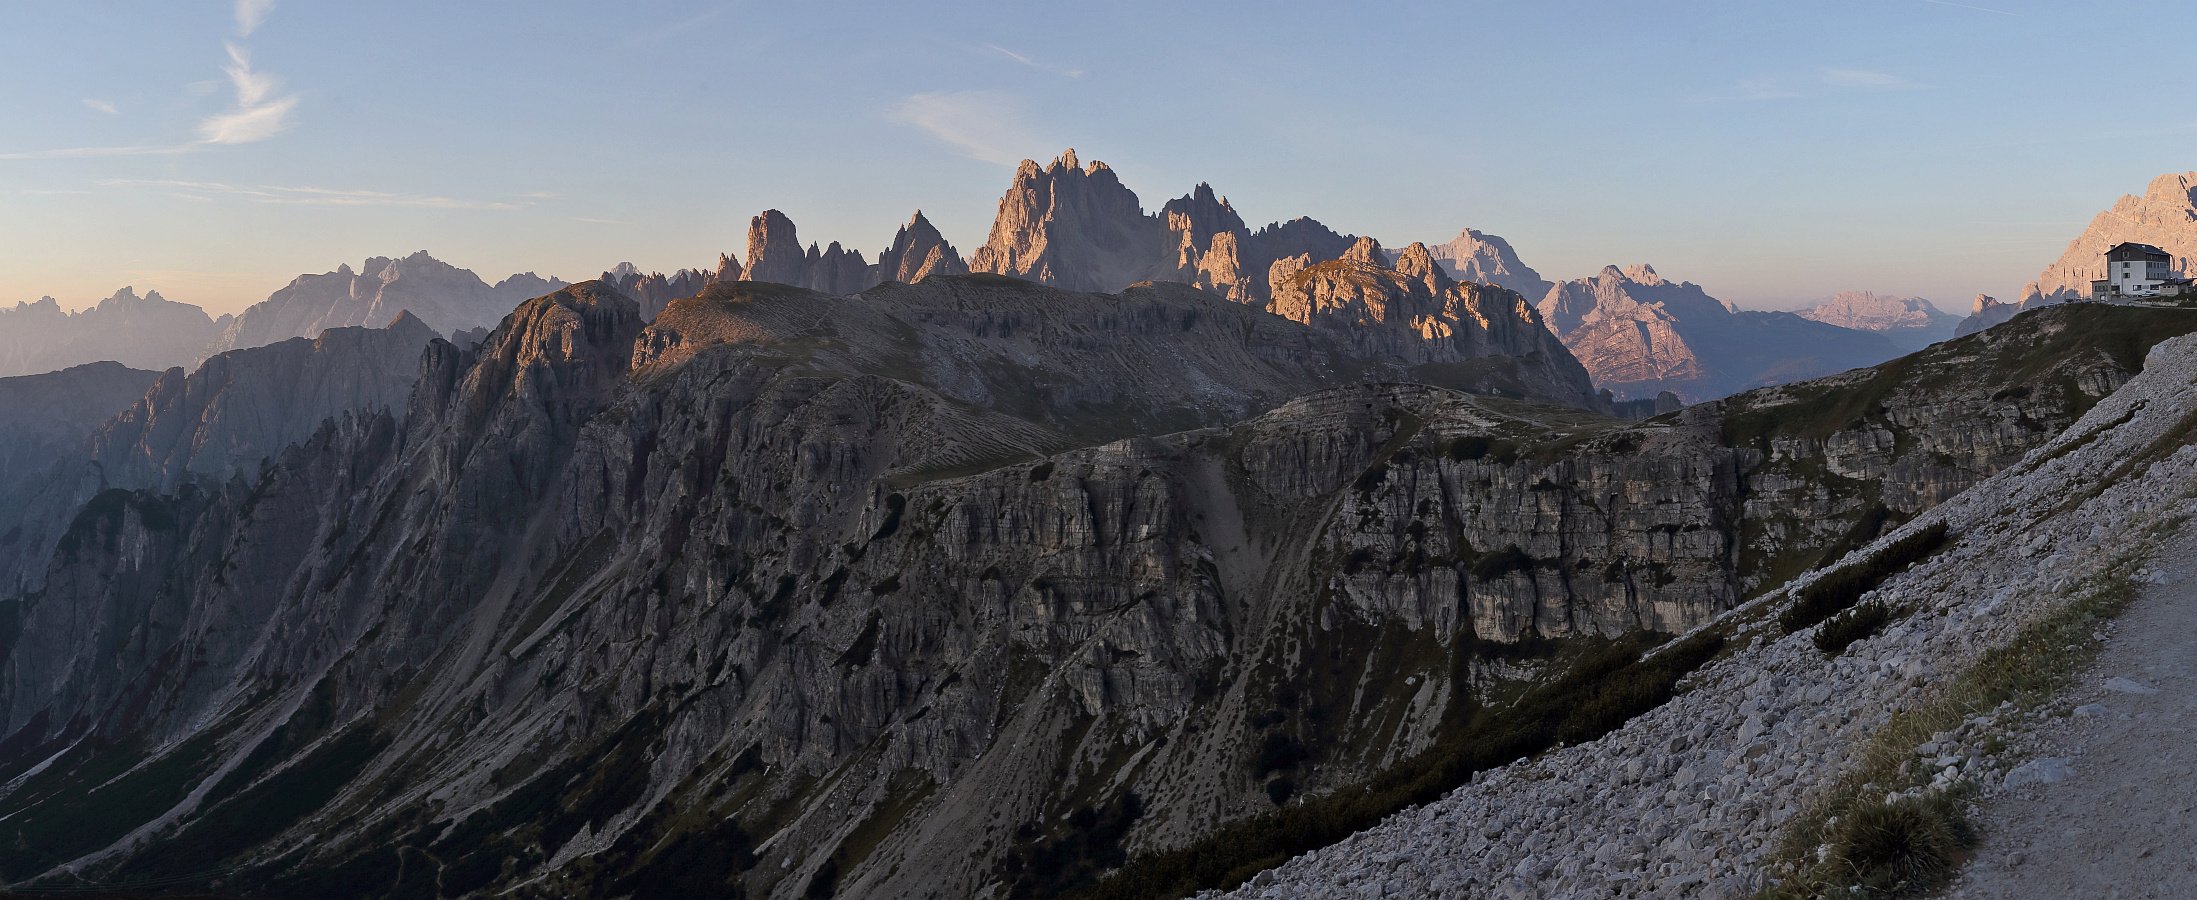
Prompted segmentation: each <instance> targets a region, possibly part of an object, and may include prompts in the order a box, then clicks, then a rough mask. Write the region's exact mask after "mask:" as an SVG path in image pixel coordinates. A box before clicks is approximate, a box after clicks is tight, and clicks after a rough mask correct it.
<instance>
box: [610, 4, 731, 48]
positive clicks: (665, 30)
mask: <svg viewBox="0 0 2197 900" xmlns="http://www.w3.org/2000/svg"><path fill="white" fill-rule="evenodd" d="M730 9H732V4H729V3H726V4H720V5H718V6H715V7H711V8H709V9H706V10H703V11H702V12H699V13H696V14H694V15H691V16H688V17H686V18H684V19H680V20H679V21H677V22H672V23H670V24H668V25H659V26H656V27H655V28H644V29H641V30H640V31H636V32H633V33H632V34H628V35H626V36H625V37H622V38H619V39H618V44H617V47H618V49H620V50H631V49H633V48H635V47H640V46H644V45H647V44H655V43H661V42H663V41H665V40H668V39H670V38H674V37H677V36H679V35H682V34H685V33H687V32H689V31H692V30H694V29H696V28H700V27H702V26H703V25H707V24H709V21H710V20H711V19H715V18H717V17H718V16H721V15H724V14H725V12H726V11H727V10H730Z"/></svg>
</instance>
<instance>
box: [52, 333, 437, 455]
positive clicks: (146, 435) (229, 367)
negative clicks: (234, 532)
mask: <svg viewBox="0 0 2197 900" xmlns="http://www.w3.org/2000/svg"><path fill="white" fill-rule="evenodd" d="M435 339H436V335H435V332H434V330H433V329H431V328H429V327H427V325H426V323H423V322H421V321H420V320H419V318H418V317H415V316H413V315H412V314H411V313H409V312H405V313H399V314H398V315H397V319H396V321H394V322H391V323H389V326H388V327H387V328H331V329H328V330H327V331H325V332H322V333H321V336H320V337H318V338H312V339H307V338H291V339H289V340H287V341H279V342H277V343H273V344H269V345H267V346H264V347H253V348H250V349H246V350H231V351H229V352H227V353H222V354H219V355H217V356H214V357H212V358H209V359H207V360H206V361H205V362H204V363H202V364H200V365H199V367H198V368H197V369H196V370H194V371H191V372H189V373H188V374H186V373H185V372H184V370H183V369H180V368H176V369H169V370H168V371H167V372H166V373H164V374H162V375H161V376H160V378H159V380H158V381H156V382H154V383H153V385H152V387H151V389H150V390H148V391H147V392H146V393H145V395H144V396H143V397H142V398H141V399H139V400H138V402H137V403H136V404H135V405H134V406H131V407H130V408H128V409H126V410H123V411H122V412H121V413H120V414H119V415H117V416H115V417H114V419H113V420H112V421H109V422H107V423H106V424H105V425H103V426H101V427H100V428H99V430H97V431H96V432H93V433H92V435H91V440H90V444H89V450H90V457H91V459H92V460H93V461H94V462H96V463H97V464H98V465H99V467H100V469H101V471H102V473H103V475H104V478H105V480H106V483H107V485H108V486H111V487H122V488H130V489H144V488H150V489H153V490H156V491H158V492H160V493H173V492H174V491H175V490H176V489H177V488H178V487H179V486H180V485H181V484H182V483H183V482H184V481H185V480H190V479H194V478H211V479H213V480H215V481H226V480H228V479H230V478H232V477H235V476H237V475H240V474H241V475H247V476H250V475H256V474H257V473H258V472H259V469H260V465H261V463H262V462H263V461H266V460H270V459H271V458H273V457H274V456H275V455H276V454H278V453H279V452H280V451H281V450H282V448H283V447H285V446H288V445H291V444H295V443H300V442H303V441H305V440H307V439H309V438H311V437H312V436H313V433H314V432H315V431H318V430H319V429H320V426H321V423H322V422H323V421H326V420H327V419H329V418H330V417H332V416H339V415H342V414H344V413H346V412H350V411H360V412H372V411H376V410H390V411H393V412H394V413H395V414H397V415H400V416H401V415H402V414H403V412H404V408H405V402H406V401H407V400H408V399H409V397H410V396H411V392H412V381H413V379H414V378H416V377H417V376H418V375H419V367H420V351H421V350H422V349H423V348H425V347H426V346H427V344H428V342H429V341H432V340H435Z"/></svg>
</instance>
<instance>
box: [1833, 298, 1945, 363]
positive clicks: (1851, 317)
mask: <svg viewBox="0 0 2197 900" xmlns="http://www.w3.org/2000/svg"><path fill="white" fill-rule="evenodd" d="M1799 313H1800V315H1801V317H1802V318H1806V319H1814V320H1815V321H1818V322H1823V323H1826V324H1830V325H1837V326H1839V327H1840V328H1851V329H1853V330H1855V331H1867V332H1873V333H1876V334H1881V335H1884V336H1885V337H1886V338H1888V339H1890V340H1891V341H1892V343H1893V344H1896V345H1898V346H1899V348H1900V349H1902V350H1920V349H1922V348H1924V347H1927V346H1929V345H1931V344H1934V343H1937V342H1938V341H1942V340H1945V339H1946V338H1949V337H1952V336H1953V328H1954V326H1956V325H1958V324H1960V321H1961V317H1959V316H1956V315H1953V314H1951V313H1947V312H1943V311H1940V310H1939V309H1938V308H1937V307H1936V306H1934V305H1932V304H1931V303H1930V301H1928V300H1924V299H1923V298H1921V297H1888V296H1885V295H1883V294H1875V293H1870V292H1869V291H1841V292H1839V293H1837V294H1833V295H1831V296H1830V297H1828V298H1826V299H1824V300H1823V301H1822V302H1820V303H1817V304H1815V305H1813V306H1810V307H1808V308H1807V309H1803V310H1799Z"/></svg>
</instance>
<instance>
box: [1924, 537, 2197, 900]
mask: <svg viewBox="0 0 2197 900" xmlns="http://www.w3.org/2000/svg"><path fill="white" fill-rule="evenodd" d="M2152 565H2153V566H2155V567H2158V568H2160V569H2162V570H2164V571H2165V572H2167V573H2169V575H2168V577H2167V578H2166V579H2165V580H2166V581H2168V582H2169V583H2166V584H2152V585H2148V586H2146V587H2145V588H2144V590H2143V592H2142V593H2141V594H2140V595H2139V597H2138V599H2137V600H2136V601H2135V602H2134V603H2133V604H2131V605H2130V606H2129V608H2128V610H2127V612H2125V613H2123V614H2122V615H2121V617H2120V618H2119V619H2118V620H2116V622H2115V623H2114V625H2113V626H2112V627H2110V628H2109V629H2108V631H2107V632H2106V640H2105V645H2104V649H2103V651H2102V652H2101V653H2100V654H2099V657H2098V664H2097V666H2096V667H2095V668H2094V669H2093V670H2091V671H2090V672H2088V673H2086V674H2085V675H2084V676H2083V677H2082V678H2081V680H2079V681H2078V682H2077V683H2076V685H2075V686H2074V687H2072V688H2070V689H2069V690H2068V692H2067V693H2066V694H2065V695H2064V696H2063V697H2062V700H2061V703H2062V704H2063V705H2065V706H2068V707H2072V708H2073V710H2074V714H2073V715H2071V716H2069V717H2068V718H2065V719H2061V720H2058V721H2057V722H2055V723H2053V724H2051V725H2048V726H2046V727H2045V728H2043V729H2041V730H2040V731H2038V732H2037V733H2035V734H2034V735H2031V736H2029V737H2030V738H2031V739H2032V740H2034V741H2035V743H2034V745H2033V747H2032V748H2030V752H2029V753H2027V754H2025V755H2027V756H2030V757H2031V758H2033V759H2038V760H2041V765H2039V767H2038V768H2036V769H2033V770H2032V771H2037V772H2043V771H2046V770H2049V769H2055V768H2058V769H2059V774H2060V775H2061V778H2062V780H2059V781H2057V782H2052V781H2037V782H2033V783H2031V784H2029V785H2027V786H2025V787H2022V788H2019V789H2016V790H2014V791H2012V792H2010V793H2009V794H2007V795H2005V796H2002V797H2000V798H1998V799H1997V800H1996V801H1994V802H1991V803H1989V804H1986V806H1985V807H1984V809H1983V812H1982V815H1981V816H1980V821H1979V824H1980V825H1981V826H1982V828H1983V831H1984V834H1983V845H1982V847H1981V848H1980V850H1979V851H1978V854H1977V857H1976V860H1975V862H1973V863H1972V864H1970V866H1969V867H1968V871H1967V872H1966V874H1964V875H1963V877H1962V878H1961V880H1960V881H1959V882H1958V883H1956V884H1955V885H1954V886H1953V887H1952V888H1951V889H1950V890H1948V891H1947V892H1946V894H1945V896H1948V897H1957V898H1964V900H1967V898H2010V900H2011V898H2045V897H2054V898H2057V897H2066V898H2078V897H2081V898H2092V897H2095V898H2138V897H2181V898H2197V527H2192V528H2189V529H2187V530H2185V532H2184V534H2183V535H2182V536H2181V537H2179V538H2177V539H2176V540H2175V542H2174V544H2173V548H2172V549H2171V550H2169V551H2168V552H2166V553H2163V554H2161V555H2160V558H2159V559H2157V560H2154V561H2153V563H2152ZM2145 691H2150V692H2151V693H2145ZM2017 740H2020V739H2017ZM2055 760H2058V761H2064V762H2065V764H2066V767H2065V768H2059V767H2058V766H2055V765H2054V761H2055ZM2070 769H2071V770H2072V774H2066V773H2067V771H2068V770H2070Z"/></svg>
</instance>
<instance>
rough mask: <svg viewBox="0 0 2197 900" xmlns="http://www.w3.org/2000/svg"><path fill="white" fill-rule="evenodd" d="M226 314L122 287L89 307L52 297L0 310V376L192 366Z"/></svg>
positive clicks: (223, 324)
mask: <svg viewBox="0 0 2197 900" xmlns="http://www.w3.org/2000/svg"><path fill="white" fill-rule="evenodd" d="M228 324H229V317H228V316H222V317H221V319H219V320H215V319H212V318H209V317H208V316H207V315H206V311H205V310H203V309H200V308H198V307H196V306H192V305H191V304H188V303H176V302H174V301H171V300H168V299H167V298H164V297H162V296H160V292H159V291H146V292H145V296H143V297H139V296H138V295H137V292H136V291H133V290H131V289H130V288H123V289H121V290H119V291H116V292H115V293H114V296H112V297H108V298H107V299H105V300H101V301H99V304H98V305H97V306H94V307H92V308H90V309H86V310H82V311H79V312H74V313H71V312H66V311H63V310H62V309H61V305H60V304H59V303H57V302H55V301H54V299H53V298H52V297H41V298H39V300H38V302H37V303H17V304H16V305H15V307H14V308H13V309H0V377H7V376H14V375H35V374H39V373H42V372H54V371H58V370H61V369H65V368H69V367H71V366H79V365H83V364H85V363H92V362H118V363H121V364H122V365H125V366H131V367H136V368H145V369H164V368H167V367H169V366H178V365H184V364H186V363H190V362H193V361H196V360H197V359H198V357H199V354H200V353H201V352H203V350H204V349H205V346H206V343H207V342H208V341H211V340H213V339H214V338H215V337H216V336H218V335H219V334H221V332H222V329H223V328H225V327H227V325H228Z"/></svg>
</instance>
